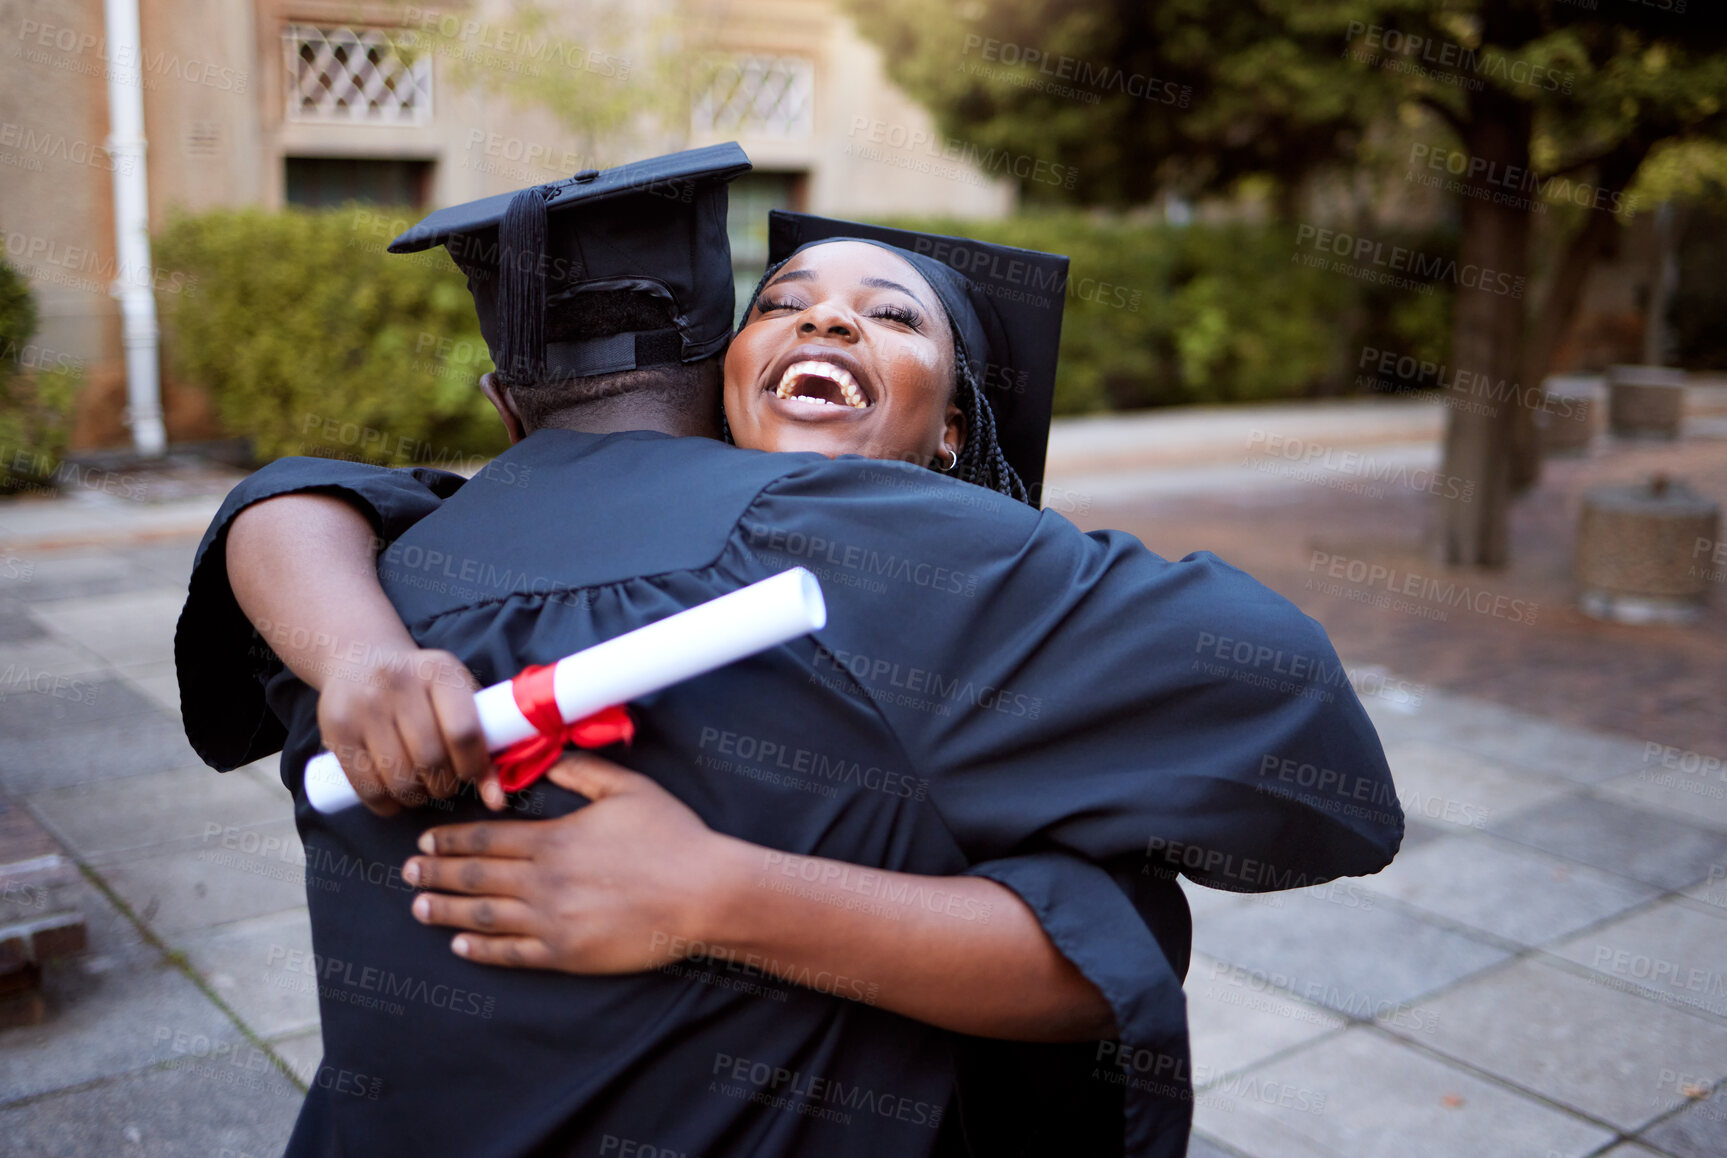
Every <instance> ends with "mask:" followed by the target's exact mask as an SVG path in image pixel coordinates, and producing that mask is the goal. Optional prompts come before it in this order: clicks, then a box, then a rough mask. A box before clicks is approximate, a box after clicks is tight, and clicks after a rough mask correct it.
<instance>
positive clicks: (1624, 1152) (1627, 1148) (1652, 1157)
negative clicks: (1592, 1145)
mask: <svg viewBox="0 0 1727 1158" xmlns="http://www.w3.org/2000/svg"><path fill="white" fill-rule="evenodd" d="M1601 1158H1667V1155H1665V1154H1663V1153H1661V1152H1659V1151H1656V1150H1651V1149H1650V1148H1649V1147H1647V1146H1639V1145H1637V1143H1635V1142H1622V1143H1620V1144H1619V1145H1617V1146H1615V1147H1613V1149H1611V1150H1609V1151H1607V1152H1606V1153H1605V1154H1603V1155H1601Z"/></svg>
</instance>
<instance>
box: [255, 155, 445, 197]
mask: <svg viewBox="0 0 1727 1158" xmlns="http://www.w3.org/2000/svg"><path fill="white" fill-rule="evenodd" d="M286 169H287V172H286V174H285V176H286V177H287V182H286V186H287V201H288V204H290V205H298V206H301V207H303V208H306V209H327V208H329V207H331V206H334V205H346V204H348V203H349V202H351V201H359V202H363V203H364V204H367V205H392V206H405V207H407V208H410V209H423V208H424V207H425V204H426V191H427V190H428V189H429V188H430V187H431V177H432V163H431V162H430V161H383V160H373V159H371V158H367V157H289V158H287V159H286Z"/></svg>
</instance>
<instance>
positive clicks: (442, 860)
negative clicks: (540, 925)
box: [402, 856, 528, 897]
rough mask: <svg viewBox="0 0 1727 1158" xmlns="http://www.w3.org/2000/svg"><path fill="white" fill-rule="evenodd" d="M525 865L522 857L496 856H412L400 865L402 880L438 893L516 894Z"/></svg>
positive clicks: (513, 895)
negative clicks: (512, 858)
mask: <svg viewBox="0 0 1727 1158" xmlns="http://www.w3.org/2000/svg"><path fill="white" fill-rule="evenodd" d="M527 867H528V862H527V861H525V860H506V859H503V858H500V857H489V856H416V857H413V858H411V859H410V860H409V861H408V863H407V864H405V865H403V866H402V879H403V880H405V881H407V882H408V883H409V884H411V885H413V886H414V887H415V888H420V889H435V890H437V891H438V892H441V893H469V894H473V895H483V896H511V897H519V896H521V895H522V894H523V892H524V889H523V884H524V880H523V876H524V873H525V872H526V870H527Z"/></svg>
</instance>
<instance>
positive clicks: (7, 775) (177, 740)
mask: <svg viewBox="0 0 1727 1158" xmlns="http://www.w3.org/2000/svg"><path fill="white" fill-rule="evenodd" d="M128 690H130V689H128ZM132 694H134V695H138V694H139V693H137V692H133V693H132ZM150 710H151V712H152V713H154V714H153V715H151V716H136V717H132V718H131V719H125V720H112V721H106V722H103V723H101V724H98V725H95V726H91V727H84V728H79V727H74V726H68V727H64V728H61V729H59V730H57V731H56V732H55V733H53V734H52V735H48V736H41V737H26V738H14V737H13V736H11V735H8V734H6V733H5V732H4V731H0V784H3V785H4V786H5V788H6V789H7V790H8V791H10V792H14V793H17V794H19V795H24V794H27V793H31V792H41V791H43V790H45V789H49V788H64V787H69V786H71V785H73V784H84V783H88V782H90V781H94V780H113V779H118V778H120V777H124V776H141V775H145V774H148V773H151V772H166V771H168V770H169V769H172V768H201V767H203V762H202V761H201V760H199V759H198V754H197V753H196V752H194V751H192V746H191V745H190V744H188V743H187V742H186V733H185V731H184V730H183V729H182V728H181V727H180V721H179V720H176V719H174V718H173V717H171V716H169V715H168V714H167V713H166V712H163V711H162V710H161V709H160V708H157V707H156V706H155V705H153V704H152V705H151V706H150Z"/></svg>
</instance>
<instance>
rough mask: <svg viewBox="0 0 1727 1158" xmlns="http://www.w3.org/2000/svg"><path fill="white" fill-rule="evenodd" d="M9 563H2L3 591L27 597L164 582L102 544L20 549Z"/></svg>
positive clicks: (81, 595)
mask: <svg viewBox="0 0 1727 1158" xmlns="http://www.w3.org/2000/svg"><path fill="white" fill-rule="evenodd" d="M7 562H8V563H9V564H10V565H0V591H3V592H5V593H7V594H9V595H12V596H14V597H16V598H18V599H25V600H55V599H75V598H84V597H86V596H90V595H111V594H113V593H115V592H117V591H125V590H128V589H130V588H133V587H137V586H140V585H142V586H158V585H160V584H161V582H162V580H161V579H160V577H159V576H157V575H155V574H153V573H150V572H144V571H140V570H139V568H138V567H137V566H136V565H135V564H133V563H132V562H131V561H129V560H127V559H123V558H120V557H118V556H116V555H114V554H113V553H112V552H110V551H107V550H105V549H103V548H101V547H73V548H68V549H65V550H59V551H40V550H24V551H16V552H13V553H12V555H11V558H10V559H9V560H7Z"/></svg>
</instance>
